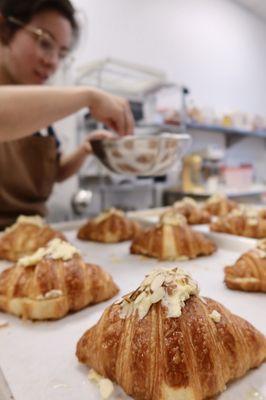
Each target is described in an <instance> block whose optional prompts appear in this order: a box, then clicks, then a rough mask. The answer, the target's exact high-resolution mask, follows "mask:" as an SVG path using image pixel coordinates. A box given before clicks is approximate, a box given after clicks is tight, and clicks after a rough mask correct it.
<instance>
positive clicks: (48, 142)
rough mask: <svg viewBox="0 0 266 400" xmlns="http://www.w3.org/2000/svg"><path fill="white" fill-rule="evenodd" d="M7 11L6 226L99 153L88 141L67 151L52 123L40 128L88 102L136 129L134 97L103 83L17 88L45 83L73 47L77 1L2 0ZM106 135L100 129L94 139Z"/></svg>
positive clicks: (115, 122)
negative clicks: (95, 86) (74, 4)
mask: <svg viewBox="0 0 266 400" xmlns="http://www.w3.org/2000/svg"><path fill="white" fill-rule="evenodd" d="M0 13H1V14H0V85H2V86H1V87H0V91H1V95H0V104H1V106H0V123H1V129H0V227H4V226H7V225H9V224H10V223H12V222H13V221H14V220H15V219H16V217H17V216H18V215H19V214H36V213H37V214H40V215H44V214H45V201H46V200H47V198H48V197H49V195H50V193H51V191H52V187H53V184H54V183H55V182H56V181H62V180H64V179H67V178H68V177H69V176H71V175H73V174H74V173H75V172H77V170H78V169H79V168H80V167H81V165H82V163H83V162H84V160H85V159H86V157H87V155H88V154H90V153H91V146H90V143H89V140H88V139H87V140H86V141H85V143H83V144H82V145H81V146H80V147H79V148H78V149H77V150H76V151H75V152H74V153H73V154H71V155H69V156H63V155H62V154H61V152H60V147H59V142H58V139H57V138H56V135H55V133H54V131H53V129H52V127H51V126H49V127H48V128H47V129H45V130H41V131H38V132H35V131H36V130H39V129H40V128H43V127H44V126H47V125H48V124H50V123H52V122H54V121H56V120H58V119H60V118H63V117H65V116H67V115H69V114H71V113H73V112H75V111H77V110H79V109H80V108H83V107H89V108H90V112H91V113H92V115H93V116H94V117H95V118H96V119H99V120H101V121H103V122H104V123H105V124H106V125H107V126H109V127H110V128H113V129H115V130H116V131H117V132H118V133H120V134H124V133H130V132H131V131H132V128H133V120H132V115H131V112H130V109H129V106H128V104H127V102H125V101H124V100H122V99H120V98H118V97H115V96H111V95H108V94H106V93H104V92H102V91H99V90H96V89H90V88H82V87H76V88H52V87H44V88H40V87H39V86H38V87H37V86H36V87H33V86H29V87H28V86H27V87H26V86H24V87H22V86H20V87H19V86H17V85H41V84H43V83H45V82H46V80H47V79H48V78H50V77H51V75H52V74H53V73H54V72H55V71H56V70H57V68H58V67H59V64H60V62H61V61H62V60H63V59H64V58H65V57H66V56H67V54H68V53H69V51H70V50H71V48H72V47H73V45H74V43H75V41H76V40H77V36H78V25H77V22H76V19H75V11H74V9H73V7H72V5H71V3H70V2H69V0H35V1H32V0H20V1H17V0H0ZM10 85H16V86H13V87H10ZM11 101H12V102H11ZM11 104H12V110H11V109H10V105H11ZM22 117H23V118H22ZM33 132H35V133H34V134H33ZM105 135H107V133H105V132H104V133H103V132H97V131H96V133H94V138H95V137H99V136H100V137H102V136H105Z"/></svg>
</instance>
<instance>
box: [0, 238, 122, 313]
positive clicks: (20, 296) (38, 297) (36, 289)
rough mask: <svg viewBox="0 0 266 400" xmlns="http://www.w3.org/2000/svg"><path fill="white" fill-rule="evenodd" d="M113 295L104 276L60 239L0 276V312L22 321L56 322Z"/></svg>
mask: <svg viewBox="0 0 266 400" xmlns="http://www.w3.org/2000/svg"><path fill="white" fill-rule="evenodd" d="M117 292H118V288H117V286H116V284H115V283H114V282H113V280H112V278H111V276H110V275H109V274H108V273H106V272H105V271H103V270H102V269H101V268H100V267H98V266H97V265H92V264H86V263H85V262H84V261H83V260H82V258H81V257H80V255H79V254H78V250H77V249H75V247H73V246H71V245H70V244H69V243H67V242H64V241H62V240H60V239H54V240H52V241H51V242H49V243H48V245H47V246H46V247H45V248H40V249H39V250H38V251H37V252H36V253H34V254H33V255H31V256H28V257H23V258H21V259H20V260H19V261H18V262H17V264H15V265H14V266H12V267H10V268H8V269H6V270H4V271H3V272H2V273H1V274H0V310H3V311H6V312H8V313H11V314H15V315H17V316H19V317H23V318H25V319H32V320H43V319H58V318H61V317H63V316H64V315H66V314H67V313H68V312H70V311H77V310H80V309H82V308H84V307H86V306H87V305H88V304H92V303H98V302H101V301H103V300H107V299H109V298H111V297H113V296H114V295H115V294H116V293H117Z"/></svg>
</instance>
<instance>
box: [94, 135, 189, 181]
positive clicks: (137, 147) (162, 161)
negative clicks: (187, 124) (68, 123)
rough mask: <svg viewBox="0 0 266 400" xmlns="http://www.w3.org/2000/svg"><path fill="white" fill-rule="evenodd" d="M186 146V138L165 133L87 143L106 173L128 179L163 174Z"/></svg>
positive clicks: (185, 136)
mask: <svg viewBox="0 0 266 400" xmlns="http://www.w3.org/2000/svg"><path fill="white" fill-rule="evenodd" d="M190 144H191V137H190V136H189V135H187V134H173V133H168V132H164V133H162V134H160V135H133V136H125V137H119V138H115V139H104V140H93V141H91V146H92V148H93V152H94V155H95V156H96V157H97V158H98V159H99V160H100V161H101V163H102V164H103V165H104V166H105V167H106V168H107V169H108V170H109V171H111V172H115V173H117V174H123V175H131V176H156V175H162V174H164V173H166V172H167V170H168V169H169V168H170V167H172V166H173V165H174V164H175V163H176V162H177V161H179V160H180V159H181V157H182V156H183V154H184V153H185V152H186V151H187V149H188V148H189V146H190Z"/></svg>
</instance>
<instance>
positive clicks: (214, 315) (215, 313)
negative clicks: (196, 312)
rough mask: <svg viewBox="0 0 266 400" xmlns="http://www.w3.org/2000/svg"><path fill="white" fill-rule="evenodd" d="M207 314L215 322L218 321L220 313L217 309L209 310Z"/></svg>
mask: <svg viewBox="0 0 266 400" xmlns="http://www.w3.org/2000/svg"><path fill="white" fill-rule="evenodd" d="M209 316H210V317H211V319H212V320H213V321H214V322H216V323H218V322H220V321H221V317H222V316H221V314H220V313H219V312H218V311H216V310H213V311H212V312H211V314H209Z"/></svg>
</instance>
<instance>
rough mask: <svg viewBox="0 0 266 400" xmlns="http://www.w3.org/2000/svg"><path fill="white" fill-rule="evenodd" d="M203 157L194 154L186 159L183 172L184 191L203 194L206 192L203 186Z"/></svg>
mask: <svg viewBox="0 0 266 400" xmlns="http://www.w3.org/2000/svg"><path fill="white" fill-rule="evenodd" d="M201 168H202V157H201V156H200V155H199V154H196V153H192V154H188V155H187V156H186V157H184V160H183V170H182V190H183V191H184V192H192V193H201V192H203V191H204V187H203V184H202V174H201Z"/></svg>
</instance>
